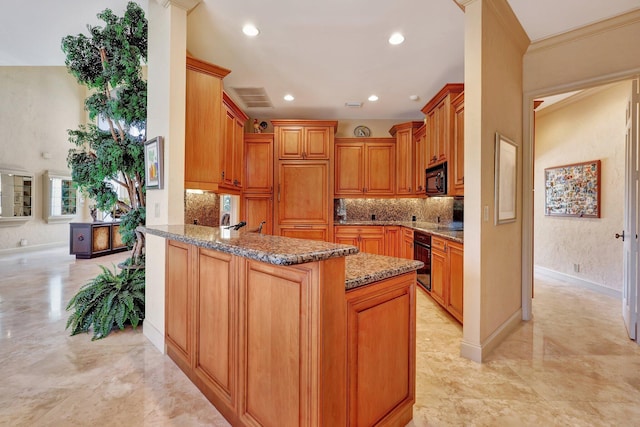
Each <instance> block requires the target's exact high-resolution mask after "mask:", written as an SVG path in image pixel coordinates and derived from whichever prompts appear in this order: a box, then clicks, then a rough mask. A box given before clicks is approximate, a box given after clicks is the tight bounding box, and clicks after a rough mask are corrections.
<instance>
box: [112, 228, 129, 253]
mask: <svg viewBox="0 0 640 427" xmlns="http://www.w3.org/2000/svg"><path fill="white" fill-rule="evenodd" d="M126 247H127V245H125V244H124V242H123V241H122V235H121V234H120V224H111V249H112V250H115V249H122V248H126Z"/></svg>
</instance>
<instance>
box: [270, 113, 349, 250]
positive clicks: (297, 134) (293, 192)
mask: <svg viewBox="0 0 640 427" xmlns="http://www.w3.org/2000/svg"><path fill="white" fill-rule="evenodd" d="M272 123H273V125H274V151H275V153H278V159H277V160H276V163H275V168H276V171H275V176H274V179H275V182H274V203H275V206H274V234H276V235H280V236H289V237H301V238H313V239H318V240H319V239H320V238H321V237H323V240H326V241H331V240H332V237H333V228H331V227H330V223H329V221H330V219H331V220H332V219H333V197H334V195H333V187H332V186H331V178H332V176H333V162H332V161H331V160H330V159H331V158H332V157H333V148H334V133H335V129H336V127H337V124H338V123H337V122H336V121H318V120H272ZM325 145H326V147H325ZM296 153H297V154H296Z"/></svg>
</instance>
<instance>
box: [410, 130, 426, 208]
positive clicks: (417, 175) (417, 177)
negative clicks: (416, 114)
mask: <svg viewBox="0 0 640 427" xmlns="http://www.w3.org/2000/svg"><path fill="white" fill-rule="evenodd" d="M413 146H414V149H415V155H414V157H413V189H414V192H415V195H416V196H422V197H425V188H424V186H425V184H426V182H425V179H426V177H425V170H426V169H427V126H426V125H425V124H423V125H422V126H420V127H419V128H418V129H416V131H415V133H414V135H413Z"/></svg>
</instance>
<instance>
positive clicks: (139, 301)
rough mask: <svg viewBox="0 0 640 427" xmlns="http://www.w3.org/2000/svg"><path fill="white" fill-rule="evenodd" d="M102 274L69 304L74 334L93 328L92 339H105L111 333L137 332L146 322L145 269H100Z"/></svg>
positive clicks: (79, 292)
mask: <svg viewBox="0 0 640 427" xmlns="http://www.w3.org/2000/svg"><path fill="white" fill-rule="evenodd" d="M100 268H101V269H102V273H101V274H99V275H98V276H97V277H96V278H94V279H92V280H91V281H90V282H89V283H87V284H86V285H84V286H83V287H82V288H80V291H78V293H77V294H75V295H74V296H73V298H71V300H70V301H69V304H67V310H71V309H73V313H72V314H71V316H69V319H68V320H67V329H68V328H69V327H71V335H76V334H79V333H81V332H88V331H89V328H92V329H93V338H92V340H96V339H100V338H104V337H106V336H107V335H109V333H110V332H111V330H113V329H114V328H116V327H118V328H120V329H124V327H125V325H126V324H129V323H130V324H131V325H132V326H133V328H134V329H135V328H136V327H137V326H138V324H139V323H140V322H141V321H142V320H143V319H144V270H143V269H136V268H133V269H128V268H127V269H123V270H122V271H120V273H116V271H115V267H114V271H111V270H109V269H107V268H106V267H104V266H100Z"/></svg>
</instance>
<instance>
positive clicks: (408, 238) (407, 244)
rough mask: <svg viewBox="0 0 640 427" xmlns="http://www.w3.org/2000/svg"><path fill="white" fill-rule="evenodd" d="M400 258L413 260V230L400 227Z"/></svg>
mask: <svg viewBox="0 0 640 427" xmlns="http://www.w3.org/2000/svg"><path fill="white" fill-rule="evenodd" d="M400 257H401V258H406V259H413V230H412V229H410V228H406V227H402V247H401V251H400Z"/></svg>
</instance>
